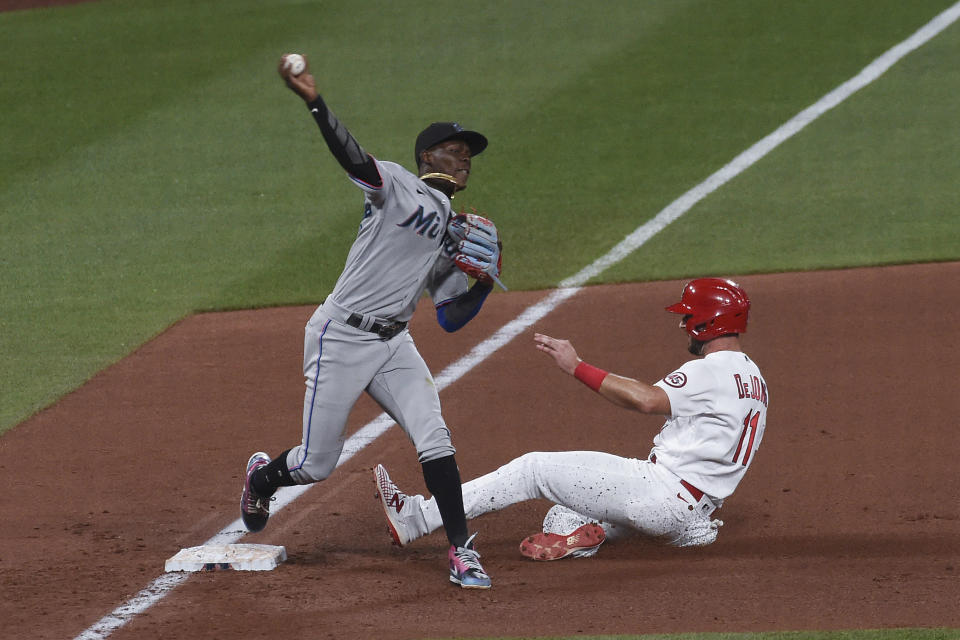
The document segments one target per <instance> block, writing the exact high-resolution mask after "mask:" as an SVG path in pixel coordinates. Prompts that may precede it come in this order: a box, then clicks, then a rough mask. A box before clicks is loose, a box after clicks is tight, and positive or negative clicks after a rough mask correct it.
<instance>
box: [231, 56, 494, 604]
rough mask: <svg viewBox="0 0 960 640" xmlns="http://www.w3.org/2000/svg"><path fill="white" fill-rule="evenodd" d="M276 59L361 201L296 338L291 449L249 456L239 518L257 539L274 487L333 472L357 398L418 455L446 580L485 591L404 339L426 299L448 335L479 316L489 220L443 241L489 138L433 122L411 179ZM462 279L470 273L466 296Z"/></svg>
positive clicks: (427, 378) (490, 275) (414, 357)
mask: <svg viewBox="0 0 960 640" xmlns="http://www.w3.org/2000/svg"><path fill="white" fill-rule="evenodd" d="M286 58H287V56H284V57H283V58H282V59H281V62H280V67H279V72H280V75H281V76H282V77H283V79H284V81H285V82H286V83H287V86H288V87H289V88H290V89H292V90H293V91H294V92H295V93H296V94H297V95H299V96H300V97H301V98H303V100H304V101H305V102H306V103H307V106H308V108H309V109H310V112H311V113H312V114H313V117H314V120H315V121H316V123H317V125H318V126H319V128H320V131H321V133H322V134H323V137H324V139H325V140H326V143H327V146H328V147H329V149H330V152H331V153H332V154H333V155H334V157H335V158H336V159H337V161H338V162H339V163H340V165H341V166H342V167H343V169H344V170H345V171H346V172H347V175H348V176H349V178H350V179H351V180H352V181H353V182H354V184H356V185H357V186H358V187H359V188H360V189H361V190H362V191H363V193H364V207H363V217H362V220H361V222H360V228H359V231H358V234H357V238H356V240H355V241H354V243H353V246H352V247H351V249H350V252H349V254H348V256H347V261H346V266H345V267H344V270H343V273H342V274H341V275H340V278H339V279H338V280H337V283H336V286H335V287H334V289H333V292H332V293H330V295H329V296H328V297H327V298H326V300H325V301H324V302H323V304H322V305H320V306H319V307H318V308H317V309H316V311H315V312H314V314H313V316H312V317H311V318H310V320H309V322H308V323H307V326H306V329H305V334H304V348H303V355H304V358H303V371H304V376H305V378H306V392H305V395H304V406H303V435H302V440H301V442H300V444H299V445H297V446H294V447H291V448H290V449H287V450H286V451H284V452H283V453H281V454H279V455H278V456H277V457H276V458H274V459H272V460H271V459H270V457H269V456H267V454H265V453H263V452H257V453H254V454H253V455H252V456H251V457H250V459H249V461H248V463H247V467H246V472H245V474H244V477H245V480H244V487H243V492H242V494H241V502H240V509H241V516H242V519H243V522H244V524H245V525H246V527H247V528H248V529H249V530H250V531H260V530H261V529H263V528H264V527H265V526H266V524H267V519H268V517H269V515H270V512H269V507H270V499H271V496H272V495H273V494H274V492H275V491H276V490H277V488H279V487H282V486H291V485H299V484H309V483H313V482H319V481H321V480H323V479H325V478H327V477H328V476H329V475H330V474H331V473H332V472H333V470H334V468H335V467H336V464H337V460H338V459H339V457H340V453H341V451H342V449H343V444H344V429H345V427H346V423H347V418H348V415H349V413H350V411H351V410H352V408H353V406H354V404H355V403H356V401H357V399H358V398H359V396H360V394H361V393H362V392H364V391H366V392H367V393H368V394H370V396H371V397H373V398H374V400H376V401H377V402H378V403H379V404H380V406H381V407H383V409H384V410H385V411H386V412H387V413H388V414H389V415H390V416H391V417H392V418H393V419H394V420H396V422H397V424H399V425H400V427H401V428H402V429H403V430H404V431H405V432H406V434H407V435H408V436H409V438H410V440H411V441H412V443H413V444H414V446H415V447H416V450H417V455H418V456H419V461H420V462H421V463H422V467H423V474H424V480H425V482H426V485H427V488H428V489H429V490H430V491H431V492H432V493H433V495H434V497H435V501H434V507H433V508H434V509H435V513H436V516H437V526H438V527H439V526H443V527H444V528H445V529H446V533H447V537H448V539H449V541H450V548H449V550H448V560H449V565H450V580H451V582H454V583H456V584H458V585H460V586H462V587H464V588H480V589H484V588H489V587H490V578H489V576H487V574H486V573H485V572H484V570H483V567H482V566H481V565H480V562H479V554H478V553H477V552H476V550H475V548H474V545H473V540H474V536H470V535H468V529H467V522H466V517H465V513H464V510H463V498H462V495H461V483H460V475H459V470H458V468H457V464H456V461H455V458H454V453H455V449H454V447H453V444H452V442H451V437H450V431H449V429H448V428H447V425H446V424H445V422H444V420H443V416H442V415H441V411H440V399H439V396H438V394H437V389H436V387H435V385H434V382H433V377H432V375H431V373H430V371H429V369H428V368H427V365H426V364H425V363H424V361H423V358H421V356H420V354H419V353H418V352H417V348H416V345H415V344H414V342H413V338H412V337H411V336H410V333H409V332H408V330H407V322H408V321H409V320H410V318H411V316H412V315H413V312H414V309H415V307H416V305H417V302H418V300H419V299H420V297H421V295H422V294H423V293H424V291H426V292H428V293H429V295H430V296H431V297H432V299H433V302H434V304H435V306H436V309H437V320H438V322H439V323H440V324H441V326H443V327H444V329H446V330H447V331H456V330H457V329H459V328H460V327H462V326H463V325H465V324H466V323H467V322H469V321H470V319H472V318H473V317H474V316H475V315H476V313H477V312H478V311H479V310H480V307H481V306H482V305H483V302H484V300H485V299H486V297H487V295H488V294H489V293H490V291H491V289H492V284H491V283H492V282H493V280H494V279H495V278H496V277H497V276H498V275H499V266H500V246H501V245H500V243H499V240H498V236H497V232H496V228H495V227H494V226H493V225H492V223H489V221H486V220H485V219H483V220H484V221H485V222H487V223H488V224H487V226H486V227H485V228H483V229H476V228H472V227H464V226H463V225H460V226H456V228H453V227H451V230H450V233H448V225H453V224H454V214H453V211H452V209H451V205H450V201H451V199H452V198H453V195H454V193H455V192H457V191H459V190H462V189H464V188H466V184H467V179H468V178H469V175H470V168H471V159H472V157H474V156H476V155H477V154H479V153H480V152H481V151H483V150H484V148H485V147H486V146H487V139H486V138H485V137H484V136H483V135H481V134H479V133H477V132H475V131H467V130H464V129H463V128H462V127H460V126H459V125H457V124H456V123H452V122H442V123H433V124H432V125H430V126H429V127H427V128H426V129H425V130H424V131H423V132H421V134H420V135H419V136H418V137H417V140H416V143H415V154H416V162H417V165H418V171H419V173H417V174H414V173H411V172H410V171H408V170H406V169H404V168H403V167H401V166H400V165H398V164H395V163H392V162H384V161H380V160H377V159H375V158H374V157H373V156H370V155H369V154H368V153H367V152H366V151H364V149H363V148H362V147H361V146H360V145H359V144H358V143H357V142H356V140H355V139H354V138H353V136H352V135H351V134H350V133H349V131H347V129H346V128H345V127H344V126H343V125H342V124H341V123H340V122H339V120H338V119H337V118H336V116H334V115H333V113H332V112H331V111H330V110H329V109H328V108H327V106H326V104H325V103H324V101H323V99H322V98H321V97H320V96H319V95H318V94H317V91H316V87H315V81H314V78H313V76H312V75H311V73H310V70H309V67H307V68H306V69H305V70H303V71H302V72H301V73H299V74H296V75H294V73H293V70H292V69H291V68H290V65H288V64H287V61H286ZM458 220H459V221H460V222H461V223H462V222H463V217H462V216H461V217H459V218H458ZM451 233H453V234H454V235H455V236H456V238H459V240H457V239H456V238H454V237H453V236H451ZM465 265H466V266H468V267H470V269H467V270H466V271H465V270H464V269H463V267H464V266H465ZM458 267H459V268H458ZM467 273H471V274H472V275H474V276H475V277H477V281H476V283H475V284H474V285H473V286H472V287H471V286H470V282H469V279H468V277H467ZM474 535H476V534H474Z"/></svg>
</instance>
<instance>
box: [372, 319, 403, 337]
mask: <svg viewBox="0 0 960 640" xmlns="http://www.w3.org/2000/svg"><path fill="white" fill-rule="evenodd" d="M403 327H404V324H403V323H402V322H391V323H390V324H380V323H379V322H378V323H376V324H375V325H374V326H373V328H374V329H376V333H377V335H378V336H380V337H381V338H383V339H384V340H389V339H390V338H392V337H393V336H395V335H397V334H398V333H400V332H401V331H402V330H403Z"/></svg>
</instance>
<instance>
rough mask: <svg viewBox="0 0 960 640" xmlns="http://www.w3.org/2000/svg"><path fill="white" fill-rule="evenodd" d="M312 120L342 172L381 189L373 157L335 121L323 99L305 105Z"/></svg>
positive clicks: (380, 181) (317, 98) (380, 180)
mask: <svg viewBox="0 0 960 640" xmlns="http://www.w3.org/2000/svg"><path fill="white" fill-rule="evenodd" d="M307 107H309V109H310V113H312V114H313V119H314V120H316V121H317V125H318V126H319V127H320V132H321V133H322V134H323V139H324V140H326V141H327V147H329V148H330V153H332V154H333V157H334V158H336V159H337V162H339V163H340V166H341V167H343V170H344V171H346V172H347V173H349V174H350V175H351V176H353V177H354V178H356V179H357V180H360V181H361V182H364V183H366V184H369V185H371V186H373V187H382V186H383V180H382V179H381V178H380V172H379V171H377V165H376V162H375V161H374V159H373V157H372V156H370V155H369V154H368V153H367V152H366V151H364V150H363V147H361V146H360V143H358V142H357V141H356V140H354V138H353V136H352V135H350V132H349V131H347V128H346V127H345V126H343V124H342V123H341V122H340V121H339V120H337V117H336V116H335V115H333V112H332V111H330V109H328V108H327V105H326V103H324V101H323V98H321V97H320V96H317V97H316V99H315V100H313V101H311V102H310V103H309V104H307Z"/></svg>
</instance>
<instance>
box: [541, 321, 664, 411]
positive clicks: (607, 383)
mask: <svg viewBox="0 0 960 640" xmlns="http://www.w3.org/2000/svg"><path fill="white" fill-rule="evenodd" d="M533 339H534V342H536V343H537V349H539V350H540V351H542V352H544V353H546V354H547V355H549V356H551V357H553V359H554V361H555V362H556V363H557V366H558V367H560V368H561V369H562V370H563V371H565V372H567V373H569V374H570V375H572V376H573V377H575V378H576V379H577V380H579V381H580V382H582V383H584V384H585V385H587V386H588V387H590V388H591V389H593V390H594V391H596V392H597V393H599V394H600V395H602V396H603V397H604V398H606V399H607V400H609V401H610V402H612V403H613V404H615V405H617V406H618V407H623V408H625V409H633V410H634V411H640V412H641V413H653V414H659V415H665V416H669V415H670V398H669V397H667V394H666V392H665V391H664V390H663V389H661V388H659V387H656V386H653V385H650V384H646V383H643V382H640V381H639V380H634V379H633V378H625V377H623V376H618V375H616V374H612V373H609V372H607V371H604V370H603V369H600V368H598V367H595V366H593V365H591V364H587V363H586V362H584V361H583V360H581V359H580V358H579V357H578V356H577V352H576V350H575V349H574V348H573V345H572V344H570V341H569V340H558V339H557V338H551V337H550V336H547V335H543V334H542V333H535V334H533Z"/></svg>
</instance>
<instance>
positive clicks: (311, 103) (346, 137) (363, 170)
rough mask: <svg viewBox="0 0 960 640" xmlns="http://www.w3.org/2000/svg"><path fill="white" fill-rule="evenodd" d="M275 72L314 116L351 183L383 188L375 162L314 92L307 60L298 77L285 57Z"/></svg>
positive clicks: (314, 88)
mask: <svg viewBox="0 0 960 640" xmlns="http://www.w3.org/2000/svg"><path fill="white" fill-rule="evenodd" d="M277 70H278V72H279V73H280V76H281V77H282V78H283V79H284V81H285V82H286V83H287V86H288V87H290V90H291V91H293V92H294V93H296V94H297V95H298V96H300V97H301V98H303V100H304V102H306V103H307V107H308V108H309V109H310V113H311V114H313V119H314V120H316V121H317V125H318V126H319V127H320V132H321V133H322V134H323V139H324V140H326V142H327V147H329V149H330V153H332V154H333V157H335V158H336V159H337V162H339V163H340V166H341V167H343V169H344V171H346V172H347V173H348V174H349V175H350V177H351V178H353V179H354V180H357V181H359V182H361V183H363V184H365V185H367V186H369V187H373V188H374V189H379V188H380V187H382V186H383V178H382V177H381V176H380V172H379V171H378V170H377V163H376V161H375V160H374V159H373V157H372V156H371V155H369V154H368V153H367V152H366V151H364V150H363V147H361V146H360V144H359V143H358V142H357V141H356V140H355V139H354V138H353V136H352V135H350V132H349V131H347V128H346V127H345V126H343V123H341V122H340V121H339V120H337V117H336V116H335V115H333V112H332V111H330V109H329V108H327V105H326V103H325V102H324V101H323V98H321V97H320V95H319V94H318V93H317V87H316V82H315V80H314V78H313V75H312V74H311V73H310V65H309V62H307V61H306V58H304V68H303V71H301V72H300V73H298V74H294V73H293V71H294V69H293V68H292V67H291V66H290V65H288V64H287V56H283V57H282V58H280V66H279V67H278V69H277Z"/></svg>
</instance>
